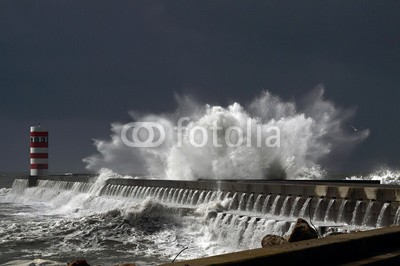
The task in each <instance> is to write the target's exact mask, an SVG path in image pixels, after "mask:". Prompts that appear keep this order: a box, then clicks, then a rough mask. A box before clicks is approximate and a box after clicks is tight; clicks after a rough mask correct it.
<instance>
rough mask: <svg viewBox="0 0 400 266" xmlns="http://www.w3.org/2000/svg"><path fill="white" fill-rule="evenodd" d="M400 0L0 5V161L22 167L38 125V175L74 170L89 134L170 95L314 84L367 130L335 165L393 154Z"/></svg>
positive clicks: (220, 94)
mask: <svg viewBox="0 0 400 266" xmlns="http://www.w3.org/2000/svg"><path fill="white" fill-rule="evenodd" d="M399 14H400V1H365V0H363V1H348V0H346V1H311V0H307V1H267V0H263V1H233V0H229V1H187V0H185V1H132V0H131V1H119V0H109V1H102V0H85V1H83V0H79V1H78V0H76V1H65V0H57V1H54V0H49V1H42V0H36V1H30V0H25V1H20V0H12V1H9V0H1V1H0V90H1V98H0V99H1V101H0V122H1V125H2V127H1V131H0V145H1V154H0V170H6V171H27V170H28V167H29V159H28V138H27V136H28V131H29V126H30V125H31V124H35V123H38V122H41V123H42V124H44V125H45V126H46V127H47V128H49V130H50V131H51V133H50V134H51V143H50V144H51V149H50V152H51V161H50V164H51V165H50V170H51V171H78V172H79V171H84V164H83V163H82V158H84V157H86V156H88V155H90V154H92V153H94V152H95V148H94V147H93V145H92V138H108V137H109V127H110V126H109V125H110V123H111V122H113V121H128V120H129V116H128V114H127V112H128V111H129V110H137V111H142V112H169V111H173V110H174V108H175V101H174V93H178V94H190V95H193V96H194V97H196V98H197V99H198V100H199V101H201V102H208V103H212V104H221V105H226V104H229V103H231V102H233V101H240V102H246V101H250V100H251V99H252V98H254V97H255V96H257V95H258V94H260V91H261V90H263V89H268V90H270V91H271V92H272V93H274V94H277V95H280V96H281V97H282V98H283V99H289V100H290V99H292V98H296V97H301V96H302V95H304V94H305V93H306V92H308V91H309V90H311V89H312V88H313V87H315V86H316V85H318V84H324V86H325V87H326V97H327V98H328V99H330V100H332V101H334V102H335V103H336V104H337V105H338V106H343V107H356V108H357V115H356V116H355V118H354V120H353V121H352V122H353V123H354V124H355V125H357V126H366V127H368V128H370V129H371V135H370V137H369V138H368V139H367V140H366V141H365V142H364V143H362V144H361V145H359V146H358V147H357V148H356V149H355V150H354V151H353V153H352V154H351V155H350V156H349V157H347V158H346V160H344V162H343V163H342V166H341V169H342V170H343V169H346V171H351V170H355V169H356V170H361V169H366V168H371V167H375V166H378V165H380V164H387V165H388V166H391V167H394V168H396V167H397V166H398V165H399V163H400V152H399V147H400V138H399V136H400V123H399V118H398V115H399V109H400V108H399V101H400V15H399Z"/></svg>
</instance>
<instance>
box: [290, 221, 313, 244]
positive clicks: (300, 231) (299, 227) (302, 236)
mask: <svg viewBox="0 0 400 266" xmlns="http://www.w3.org/2000/svg"><path fill="white" fill-rule="evenodd" d="M313 238H318V233H317V231H315V229H314V228H312V227H311V226H310V225H309V224H308V223H307V221H306V220H304V219H302V218H298V219H297V222H296V224H295V226H294V228H293V231H292V233H291V234H290V236H289V238H288V241H289V242H297V241H303V240H308V239H313Z"/></svg>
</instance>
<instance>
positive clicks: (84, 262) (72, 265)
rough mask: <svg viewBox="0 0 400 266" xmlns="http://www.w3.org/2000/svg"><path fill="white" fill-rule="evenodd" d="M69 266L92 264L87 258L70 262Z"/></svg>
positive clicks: (87, 265)
mask: <svg viewBox="0 0 400 266" xmlns="http://www.w3.org/2000/svg"><path fill="white" fill-rule="evenodd" d="M67 266H90V265H89V264H88V263H87V262H86V260H75V261H73V262H68V264H67Z"/></svg>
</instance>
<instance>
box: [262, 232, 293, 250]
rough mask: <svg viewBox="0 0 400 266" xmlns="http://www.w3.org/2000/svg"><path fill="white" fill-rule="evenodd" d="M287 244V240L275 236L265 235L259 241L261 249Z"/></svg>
mask: <svg viewBox="0 0 400 266" xmlns="http://www.w3.org/2000/svg"><path fill="white" fill-rule="evenodd" d="M285 243H287V240H286V239H284V238H283V237H280V236H276V235H266V236H264V237H263V239H262V240H261V246H262V247H263V248H266V247H271V246H278V245H282V244H285Z"/></svg>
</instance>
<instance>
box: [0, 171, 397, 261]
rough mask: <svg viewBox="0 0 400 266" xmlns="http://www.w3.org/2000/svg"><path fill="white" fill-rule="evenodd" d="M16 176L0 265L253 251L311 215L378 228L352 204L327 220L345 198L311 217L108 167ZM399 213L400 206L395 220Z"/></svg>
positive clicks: (4, 207) (264, 201) (5, 212)
mask: <svg viewBox="0 0 400 266" xmlns="http://www.w3.org/2000/svg"><path fill="white" fill-rule="evenodd" d="M18 177H19V175H16V176H13V175H7V174H6V175H3V176H2V179H1V181H2V184H0V187H2V188H0V265H40V262H43V261H45V262H47V263H50V261H53V263H52V264H50V265H65V263H66V262H68V261H72V260H74V259H78V258H85V259H86V260H87V261H88V262H89V263H90V264H91V265H115V264H117V263H123V262H134V263H137V264H138V265H159V264H162V263H167V262H171V261H172V260H173V259H174V257H175V256H176V255H177V254H178V253H179V252H180V251H181V250H183V249H184V248H187V249H185V250H184V251H183V252H182V253H181V254H180V255H179V257H178V260H183V259H191V258H198V257H205V256H210V255H216V254H222V253H227V252H233V251H239V250H246V249H251V248H258V247H260V242H261V239H262V238H263V236H265V235H266V234H275V235H280V236H285V235H287V234H288V232H290V231H291V227H292V226H293V225H294V222H295V220H296V218H297V217H303V218H306V219H307V220H308V217H309V216H310V215H311V217H313V220H314V221H313V222H314V224H315V225H316V226H317V227H319V226H321V225H324V226H329V225H331V224H332V225H333V227H337V226H338V225H339V226H340V227H341V228H342V229H343V230H344V231H350V230H367V229H371V227H379V226H380V224H378V222H379V219H378V221H376V222H375V221H372V223H371V221H370V220H369V214H368V213H366V214H365V215H364V217H359V216H358V215H359V214H357V206H358V205H357V204H356V206H355V210H354V213H353V217H352V221H351V222H350V223H349V224H345V223H343V219H342V216H343V215H344V214H343V213H341V211H339V214H338V217H332V216H331V215H330V212H329V209H330V208H333V205H335V204H336V206H337V207H338V206H340V209H341V210H342V211H343V209H344V207H345V206H346V202H347V200H346V201H343V202H339V200H337V201H336V200H335V199H331V201H330V202H329V204H328V205H327V209H322V207H320V206H322V205H323V204H320V203H321V202H320V201H321V200H318V202H316V203H314V204H317V205H316V209H317V211H316V212H315V213H313V214H310V213H308V211H307V210H308V209H309V207H310V204H312V203H311V202H310V200H309V199H307V200H306V199H303V198H301V197H292V198H291V197H290V196H286V197H285V196H280V195H253V194H249V195H246V194H242V195H239V194H237V193H234V192H222V191H218V190H217V189H216V190H215V191H198V190H190V189H174V188H163V187H158V188H155V187H153V188H152V187H137V186H122V185H111V184H106V180H107V179H108V178H115V177H118V178H132V177H129V176H125V177H124V176H119V175H116V174H115V173H113V172H112V171H110V170H108V171H102V172H101V173H100V174H99V176H98V177H95V178H94V179H93V180H92V182H90V183H83V182H61V181H49V180H42V181H39V183H38V186H37V187H33V188H27V180H26V179H19V178H18ZM370 207H372V205H371V206H370ZM368 208H369V207H368ZM382 208H387V206H383V207H382ZM383 213H384V210H383V211H382V214H383ZM399 217H400V211H398V214H396V217H395V221H394V223H399V221H400V218H399ZM356 221H359V222H358V224H356ZM360 223H361V224H360ZM33 262H34V263H36V264H30V263H33Z"/></svg>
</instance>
